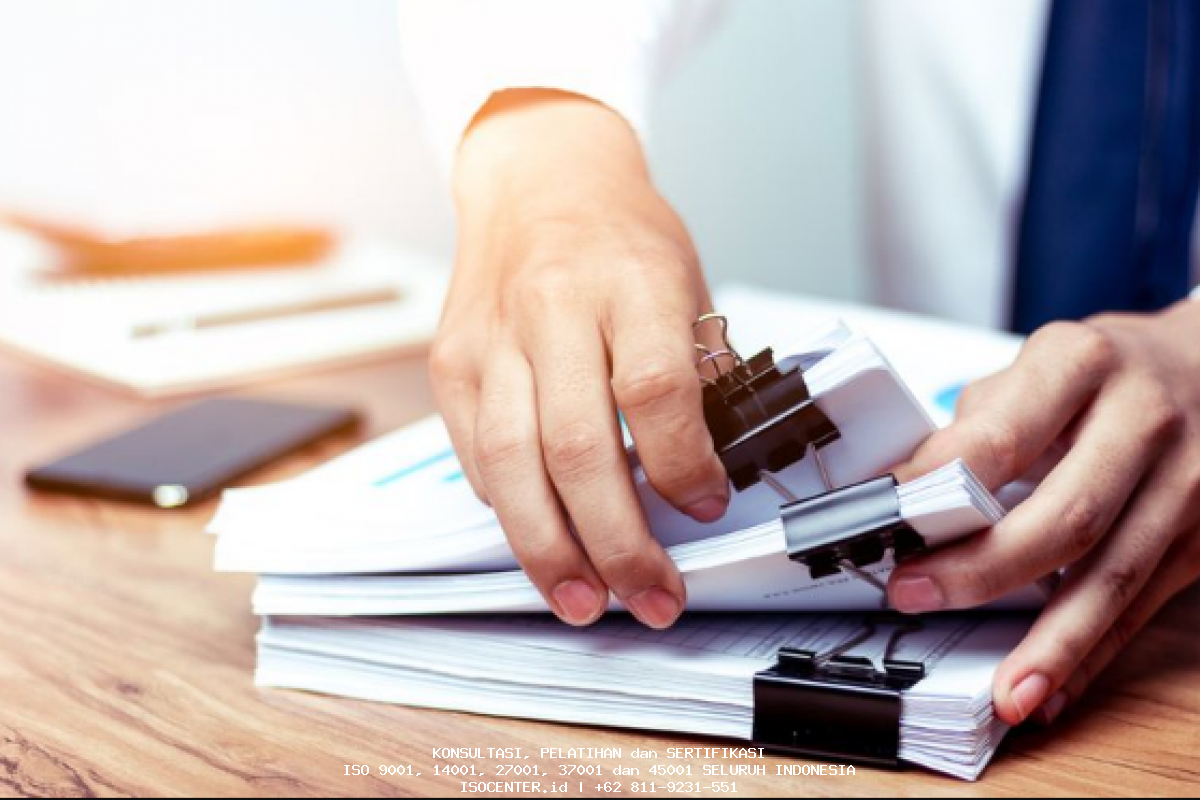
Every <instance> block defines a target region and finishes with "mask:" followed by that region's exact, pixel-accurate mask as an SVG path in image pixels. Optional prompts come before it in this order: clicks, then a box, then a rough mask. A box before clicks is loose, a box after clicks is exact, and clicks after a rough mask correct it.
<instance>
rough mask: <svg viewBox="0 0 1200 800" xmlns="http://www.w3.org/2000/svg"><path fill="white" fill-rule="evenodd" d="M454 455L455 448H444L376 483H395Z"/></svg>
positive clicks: (383, 484) (385, 484) (382, 484)
mask: <svg viewBox="0 0 1200 800" xmlns="http://www.w3.org/2000/svg"><path fill="white" fill-rule="evenodd" d="M452 455H454V450H452V449H447V450H443V451H441V452H440V453H434V454H433V455H431V456H429V457H428V458H424V459H421V460H420V461H418V462H417V463H415V464H409V465H408V466H407V467H404V468H403V469H399V470H396V471H395V472H393V473H392V474H391V475H388V476H386V477H384V478H380V479H379V480H377V481H375V485H376V486H377V487H378V486H387V485H388V484H389V483H395V482H396V481H398V480H403V479H404V478H407V477H408V476H409V475H413V474H415V473H417V472H420V471H421V470H423V469H428V468H429V467H432V466H433V465H434V464H436V463H438V462H439V461H445V460H446V459H447V458H450V457H451V456H452Z"/></svg>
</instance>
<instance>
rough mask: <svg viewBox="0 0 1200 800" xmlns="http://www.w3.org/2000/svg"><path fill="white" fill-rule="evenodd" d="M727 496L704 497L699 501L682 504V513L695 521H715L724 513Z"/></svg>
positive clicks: (727, 503) (727, 502)
mask: <svg viewBox="0 0 1200 800" xmlns="http://www.w3.org/2000/svg"><path fill="white" fill-rule="evenodd" d="M727 505H729V498H728V497H706V498H704V499H703V500H700V501H699V502H696V503H692V504H691V505H688V506H684V508H683V513H685V514H687V515H688V516H689V517H691V518H692V519H694V520H696V521H697V522H715V521H716V520H719V519H720V518H721V515H722V514H724V513H725V507H726V506H727Z"/></svg>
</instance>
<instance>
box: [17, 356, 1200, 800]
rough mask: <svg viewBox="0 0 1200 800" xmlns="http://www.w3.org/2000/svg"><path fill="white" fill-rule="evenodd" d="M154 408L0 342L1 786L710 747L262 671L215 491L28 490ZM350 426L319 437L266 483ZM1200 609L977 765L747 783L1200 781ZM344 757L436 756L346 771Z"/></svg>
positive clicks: (1176, 613) (236, 784) (369, 782)
mask: <svg viewBox="0 0 1200 800" xmlns="http://www.w3.org/2000/svg"><path fill="white" fill-rule="evenodd" d="M255 391H256V392H259V393H263V394H275V395H279V396H288V397H295V398H301V399H303V398H310V399H316V398H326V399H333V400H344V401H351V402H354V403H356V404H358V405H359V406H361V407H363V408H365V409H366V410H367V412H368V414H369V424H368V426H367V429H366V431H365V432H364V436H371V435H375V434H378V433H381V432H383V431H386V430H389V429H391V428H393V427H395V426H397V425H399V424H401V423H404V422H407V421H409V420H412V419H414V418H416V417H418V416H420V415H422V414H425V413H427V412H429V411H430V410H431V408H432V405H431V401H430V396H429V391H428V386H427V383H426V381H425V377H424V367H423V364H421V363H419V362H417V361H407V362H405V361H394V362H391V363H385V364H379V365H376V366H372V367H366V368H358V369H349V370H342V371H337V372H327V373H324V374H323V375H320V376H317V377H310V378H305V379H297V380H290V381H286V382H281V383H277V384H273V385H269V386H263V387H258V388H257V389H256V390H255ZM155 408H156V404H151V403H141V402H137V401H132V400H128V399H124V398H121V397H118V396H115V395H113V394H110V393H108V392H106V391H104V390H101V389H97V388H93V387H90V386H87V385H84V384H81V383H77V382H75V381H72V380H69V379H66V378H62V377H59V376H56V375H51V374H48V373H46V372H43V371H41V370H39V369H36V368H33V367H30V366H26V365H24V364H22V363H19V362H17V361H15V360H13V359H11V358H9V357H6V356H0V481H2V482H3V483H2V484H0V486H2V488H0V794H4V793H12V794H36V795H59V794H71V795H114V794H134V795H147V794H172V795H180V794H189V795H205V794H215V795H234V794H237V795H245V794H270V795H277V794H288V795H292V794H304V795H308V794H326V795H331V794H337V795H345V794H354V795H358V794H371V795H374V794H401V795H430V794H458V793H459V791H460V784H459V781H460V780H461V779H459V778H453V777H450V778H447V777H435V776H434V774H433V765H434V763H435V760H434V758H433V757H432V753H431V748H433V747H435V746H436V747H443V746H463V747H483V748H487V747H514V746H517V747H522V748H524V750H525V752H526V753H532V756H533V757H532V758H530V760H529V761H528V762H525V763H527V764H540V765H542V766H543V767H545V768H546V769H556V762H554V761H553V760H542V759H540V758H539V753H538V751H539V749H540V748H542V747H561V748H569V747H624V748H626V753H627V754H628V752H629V751H630V750H632V749H633V748H634V747H636V746H641V747H648V748H652V749H655V750H658V751H659V753H660V754H661V753H663V752H664V751H665V749H666V748H667V747H670V746H680V745H685V746H686V745H693V746H695V745H705V744H713V743H711V742H704V741H695V740H691V741H689V740H684V739H680V738H679V737H672V736H656V735H649V734H642V733H625V732H619V731H611V730H592V729H587V728H578V727H567V726H556V725H549V724H541V723H531V722H521V721H515V720H502V719H491V718H487V717H474V716H470V715H464V714H452V713H443V712H431V711H421V710H413V709H406V708H399V707H392V706H386V705H381V704H372V703H364V702H355V701H349V700H343V699H337V698H328V697H318V696H312V695H307V694H302V693H298V692H283V691H260V690H257V689H255V688H254V687H253V686H252V685H251V672H252V669H253V667H254V633H255V629H256V627H257V623H256V620H255V619H254V618H253V617H252V616H251V614H250V602H249V600H250V591H251V586H252V583H253V580H252V578H250V577H249V576H240V575H218V574H216V573H214V572H213V571H212V569H211V566H210V565H211V561H212V541H211V540H210V538H209V537H208V535H206V534H205V533H204V532H203V526H204V523H205V522H206V520H207V519H208V517H209V516H210V515H211V513H212V510H213V506H212V505H211V504H210V505H209V506H207V507H203V508H198V509H196V510H193V511H183V512H164V511H155V510H143V509H139V508H134V507H129V506H122V505H118V504H115V503H107V502H94V501H87V500H75V499H68V498H61V497H51V496H35V495H32V494H29V493H26V492H25V491H24V490H23V488H22V485H21V481H20V476H21V473H22V470H23V468H24V467H26V466H28V465H29V464H31V463H33V462H36V461H41V460H43V459H46V458H49V457H52V456H54V455H57V454H59V453H61V452H64V451H67V450H70V449H72V448H74V447H76V446H77V445H79V444H80V443H81V442H82V441H84V440H87V439H90V438H97V437H101V436H104V435H106V434H107V433H109V432H111V431H112V430H113V429H115V428H117V427H119V426H122V425H125V424H133V423H135V422H137V421H138V420H140V419H142V418H143V417H144V416H145V415H146V414H147V413H148V412H150V411H152V410H154V409H155ZM352 444H353V442H351V441H348V440H343V441H340V442H334V443H330V444H327V445H324V446H322V447H320V448H315V449H313V450H311V451H310V452H308V453H306V454H304V455H303V456H298V457H296V458H293V459H291V460H290V462H289V463H286V464H283V465H280V466H278V467H277V468H274V469H272V470H271V471H270V472H269V473H264V474H260V475H257V476H255V481H256V482H257V481H266V480H273V479H278V478H280V477H283V476H285V475H290V474H294V473H296V472H298V471H300V470H302V469H303V468H305V467H306V466H309V465H311V464H314V463H316V462H318V461H320V460H321V459H324V458H328V457H329V456H332V455H334V454H335V453H337V452H340V451H341V450H344V449H345V448H347V447H349V446H351V445H352ZM1198 614H1200V592H1197V591H1195V590H1193V591H1189V592H1188V593H1186V594H1185V595H1184V596H1181V597H1180V598H1178V599H1177V600H1176V601H1175V602H1174V603H1172V604H1171V605H1170V606H1169V608H1168V609H1167V610H1166V611H1165V612H1164V613H1163V614H1162V615H1161V616H1160V618H1159V619H1158V620H1157V621H1156V622H1155V623H1154V624H1153V625H1152V626H1151V628H1150V629H1149V630H1148V631H1147V632H1146V633H1145V634H1144V635H1143V636H1142V637H1141V638H1140V639H1139V640H1138V641H1137V642H1136V643H1135V645H1134V646H1133V647H1132V648H1131V649H1130V650H1129V651H1128V652H1127V653H1126V654H1125V656H1124V658H1123V659H1122V660H1121V661H1120V662H1119V663H1118V664H1117V665H1116V668H1115V669H1114V670H1112V671H1111V673H1110V675H1109V676H1108V677H1107V679H1106V681H1105V683H1104V685H1102V686H1101V687H1100V689H1099V690H1098V691H1095V692H1093V694H1092V696H1091V699H1090V700H1089V701H1088V702H1087V703H1086V704H1085V706H1084V707H1083V708H1081V709H1078V710H1077V711H1075V712H1073V713H1071V714H1069V715H1068V716H1067V717H1066V718H1065V720H1064V721H1063V723H1062V724H1060V725H1059V726H1058V727H1057V729H1056V730H1055V731H1054V732H1053V733H1052V734H1048V733H1037V732H1034V733H1025V734H1018V735H1015V736H1014V737H1012V738H1011V739H1010V741H1009V743H1008V745H1007V746H1006V748H1005V749H1004V751H1002V752H1001V754H1000V755H999V757H998V758H997V760H996V762H995V763H994V764H993V765H992V766H991V767H990V768H989V770H988V771H987V772H986V773H985V774H984V778H983V780H982V781H981V782H980V783H977V784H974V785H970V784H965V783H961V782H959V781H956V780H952V779H949V778H942V777H939V776H936V775H933V774H929V773H925V772H921V771H917V770H909V771H905V772H899V773H890V772H880V771H873V770H869V769H866V768H862V769H858V770H857V773H856V775H855V776H853V777H848V776H847V777H824V778H821V777H808V778H801V777H797V778H783V777H774V776H772V777H767V778H749V779H747V778H739V779H737V787H738V794H739V795H741V796H749V795H756V794H774V795H796V794H815V795H831V794H837V795H878V794H885V793H886V794H893V793H904V794H910V793H920V794H922V795H926V794H955V795H957V794H962V793H969V794H980V795H998V794H1065V793H1071V794H1075V793H1079V794H1130V793H1137V794H1142V793H1150V794H1194V793H1195V792H1196V790H1197V788H1198V785H1200V764H1198V761H1197V756H1198V755H1200V635H1198V634H1197V625H1196V621H1197V619H1200V617H1198ZM708 761H709V760H707V759H697V760H696V761H695V762H693V763H694V765H695V766H694V767H693V771H694V772H699V771H700V765H701V764H703V763H708ZM777 762H778V763H788V762H787V761H786V760H784V759H775V758H769V759H768V760H767V764H768V772H769V773H774V771H775V767H774V764H775V763H777ZM611 763H612V764H613V765H615V763H617V762H611ZM622 763H625V764H626V765H637V763H638V762H636V761H634V760H632V759H630V758H629V757H628V755H627V756H626V758H624V759H622ZM677 763H687V762H677ZM347 764H368V765H371V766H372V773H375V772H376V770H377V767H378V765H381V764H395V765H412V766H413V767H414V770H415V771H416V772H420V773H422V774H421V776H420V777H416V776H411V777H410V776H405V777H392V778H381V777H379V776H377V775H375V774H372V775H371V776H370V777H357V778H356V777H346V776H345V774H344V773H345V766H344V765H347ZM607 779H608V780H611V779H612V778H611V777H610V778H607ZM591 784H594V781H585V786H588V785H591ZM594 793H595V792H593V791H591V790H587V791H585V792H584V794H594ZM663 796H665V795H663Z"/></svg>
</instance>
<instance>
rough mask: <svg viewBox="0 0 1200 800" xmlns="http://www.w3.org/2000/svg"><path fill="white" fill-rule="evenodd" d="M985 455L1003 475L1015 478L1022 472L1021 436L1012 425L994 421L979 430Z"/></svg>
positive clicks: (980, 441) (980, 443) (980, 442)
mask: <svg viewBox="0 0 1200 800" xmlns="http://www.w3.org/2000/svg"><path fill="white" fill-rule="evenodd" d="M978 437H979V445H980V448H981V449H982V451H983V455H984V456H985V457H986V458H987V459H988V460H989V461H990V463H991V464H993V465H994V466H995V468H996V469H997V470H998V471H999V472H1000V473H1001V474H1003V475H1005V476H1010V477H1015V476H1016V475H1018V474H1019V473H1020V472H1021V471H1022V464H1021V434H1020V432H1019V431H1017V430H1016V429H1015V428H1013V427H1012V426H1011V425H1009V424H1007V423H1004V422H999V421H992V422H989V423H987V424H984V425H981V426H980V427H979V429H978Z"/></svg>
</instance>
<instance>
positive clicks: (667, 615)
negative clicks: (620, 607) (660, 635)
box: [625, 586, 682, 628]
mask: <svg viewBox="0 0 1200 800" xmlns="http://www.w3.org/2000/svg"><path fill="white" fill-rule="evenodd" d="M625 605H626V606H627V607H628V608H629V610H630V611H632V612H633V615H634V616H635V617H637V618H638V619H640V620H641V621H642V622H643V623H645V624H646V625H649V626H650V627H651V628H667V627H670V625H671V623H673V622H674V621H675V620H676V619H677V618H678V617H679V612H680V611H681V610H682V609H681V607H680V603H679V600H678V599H676V597H675V595H673V594H671V593H670V592H668V591H667V590H666V589H663V588H660V587H658V586H651V587H650V588H649V589H646V590H644V591H641V592H638V593H637V594H635V595H633V596H632V597H630V598H629V599H628V600H626V601H625Z"/></svg>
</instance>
